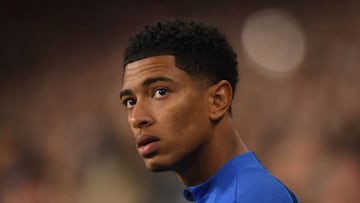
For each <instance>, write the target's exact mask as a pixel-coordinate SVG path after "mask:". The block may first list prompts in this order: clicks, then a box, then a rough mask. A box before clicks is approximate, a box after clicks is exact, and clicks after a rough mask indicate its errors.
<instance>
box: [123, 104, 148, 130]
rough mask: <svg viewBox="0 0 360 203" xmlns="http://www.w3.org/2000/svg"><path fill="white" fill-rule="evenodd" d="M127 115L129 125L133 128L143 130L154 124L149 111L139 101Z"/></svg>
mask: <svg viewBox="0 0 360 203" xmlns="http://www.w3.org/2000/svg"><path fill="white" fill-rule="evenodd" d="M128 113H129V115H128V119H129V124H130V125H131V127H133V128H144V127H147V126H150V125H152V123H153V122H154V119H153V117H152V116H151V111H150V109H149V108H148V107H147V106H146V105H145V104H144V103H141V102H140V101H139V100H138V101H137V103H136V105H135V106H134V108H133V109H132V110H131V111H130V112H128Z"/></svg>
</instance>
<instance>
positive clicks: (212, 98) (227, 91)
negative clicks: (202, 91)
mask: <svg viewBox="0 0 360 203" xmlns="http://www.w3.org/2000/svg"><path fill="white" fill-rule="evenodd" d="M208 93H209V94H208V95H209V97H208V98H209V100H208V101H209V118H210V120H212V121H217V120H219V119H221V118H222V117H223V116H224V115H225V114H226V113H227V111H228V109H229V108H230V105H231V102H232V95H233V92H232V88H231V85H230V83H229V81H226V80H221V81H219V82H217V83H216V84H215V85H212V86H211V87H210V88H209V89H208Z"/></svg>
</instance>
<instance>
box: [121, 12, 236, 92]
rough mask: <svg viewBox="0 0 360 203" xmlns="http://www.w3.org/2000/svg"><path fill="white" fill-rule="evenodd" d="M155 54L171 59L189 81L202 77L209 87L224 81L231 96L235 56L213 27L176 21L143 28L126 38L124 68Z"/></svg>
mask: <svg viewBox="0 0 360 203" xmlns="http://www.w3.org/2000/svg"><path fill="white" fill-rule="evenodd" d="M159 55H173V56H175V60H176V66H177V67H178V68H180V69H182V70H184V71H185V72H187V73H188V74H189V75H190V76H191V77H193V78H199V77H200V78H206V79H207V80H208V82H209V85H212V84H215V83H216V82H218V81H220V80H227V81H229V83H230V84H231V87H232V89H233V92H234V93H235V89H236V83H237V81H238V70H237V60H236V54H235V52H234V50H233V49H232V47H231V46H230V44H229V43H228V41H227V40H226V38H225V36H224V34H222V33H221V32H220V31H219V30H218V29H217V28H215V27H213V26H210V25H205V24H204V23H201V22H198V21H194V20H189V19H179V18H177V19H168V20H162V21H157V22H155V23H153V24H149V25H146V26H145V27H144V28H143V30H141V31H140V32H139V33H137V34H136V35H134V36H133V37H132V38H130V40H129V43H128V46H127V48H126V50H125V52H124V68H125V67H126V65H127V64H128V63H131V62H134V61H137V60H140V59H144V58H147V57H151V56H159ZM233 95H234V94H233Z"/></svg>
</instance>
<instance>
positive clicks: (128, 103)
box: [124, 98, 136, 109]
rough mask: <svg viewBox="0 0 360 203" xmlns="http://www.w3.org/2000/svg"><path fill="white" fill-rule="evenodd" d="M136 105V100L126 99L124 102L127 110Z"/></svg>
mask: <svg viewBox="0 0 360 203" xmlns="http://www.w3.org/2000/svg"><path fill="white" fill-rule="evenodd" d="M135 104H136V100H135V99H130V98H129V99H125V100H124V105H125V106H126V108H128V109H130V108H132V107H134V105H135Z"/></svg>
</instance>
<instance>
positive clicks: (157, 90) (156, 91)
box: [152, 88, 169, 97]
mask: <svg viewBox="0 0 360 203" xmlns="http://www.w3.org/2000/svg"><path fill="white" fill-rule="evenodd" d="M160 91H161V92H163V95H162V94H161V93H160ZM157 93H159V94H160V96H158V97H164V96H166V95H167V94H168V93H169V90H168V89H166V88H157V89H155V90H154V92H153V94H152V97H157V96H156V94H157Z"/></svg>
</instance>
